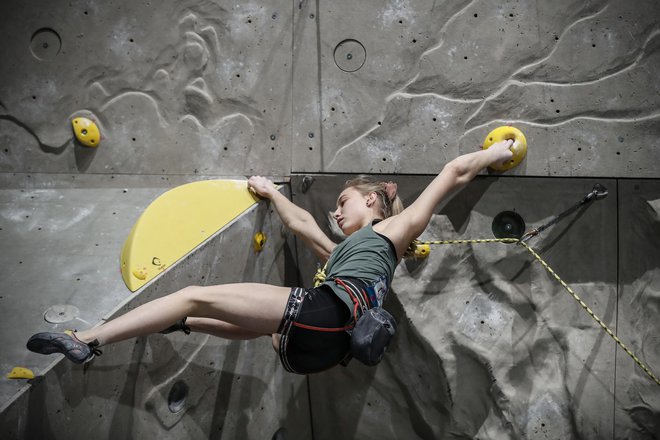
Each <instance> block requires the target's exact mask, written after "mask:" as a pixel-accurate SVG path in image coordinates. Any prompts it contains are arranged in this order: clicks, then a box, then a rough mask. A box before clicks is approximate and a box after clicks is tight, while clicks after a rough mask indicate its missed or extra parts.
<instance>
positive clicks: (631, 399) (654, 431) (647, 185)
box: [616, 180, 660, 439]
mask: <svg viewBox="0 0 660 440" xmlns="http://www.w3.org/2000/svg"><path fill="white" fill-rule="evenodd" d="M620 188H621V190H620V193H619V206H620V207H621V209H620V213H619V221H620V223H621V229H620V231H619V236H620V237H621V244H620V246H621V248H620V250H619V301H618V304H619V325H618V329H619V332H618V335H619V336H620V337H621V338H622V339H624V340H625V341H628V345H629V347H630V348H631V349H632V350H633V351H634V352H636V353H637V354H638V355H639V357H640V358H641V359H642V360H645V361H646V362H648V363H649V364H651V365H653V366H656V368H655V369H654V373H655V374H656V375H657V374H658V368H660V320H658V316H660V267H659V266H660V264H659V262H660V255H659V253H660V183H659V182H658V181H646V180H640V181H622V182H621V185H620ZM616 371H617V382H616V399H617V400H618V401H619V402H620V404H619V405H617V407H616V420H617V422H618V423H617V427H616V438H640V439H651V438H658V437H660V391H659V390H658V388H660V387H657V386H653V384H649V381H648V379H646V377H645V375H644V374H643V372H642V371H641V370H640V369H639V368H637V366H636V365H634V364H633V363H632V362H631V361H630V359H629V358H628V356H627V355H626V354H625V353H624V352H623V350H620V349H618V350H617V357H616Z"/></svg>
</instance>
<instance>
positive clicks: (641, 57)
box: [295, 0, 660, 177]
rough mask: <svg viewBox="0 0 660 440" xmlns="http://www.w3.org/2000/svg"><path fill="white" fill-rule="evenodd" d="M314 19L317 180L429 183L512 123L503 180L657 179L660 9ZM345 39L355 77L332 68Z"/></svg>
mask: <svg viewBox="0 0 660 440" xmlns="http://www.w3.org/2000/svg"><path fill="white" fill-rule="evenodd" d="M349 10H350V13H347V11H349ZM319 17H320V20H319V21H320V24H319V26H320V35H321V46H320V53H319V57H320V62H321V65H322V74H321V83H320V84H321V85H320V87H321V94H322V101H321V102H322V114H321V116H322V123H323V144H322V148H323V155H322V158H321V160H322V161H323V169H324V170H327V171H334V172H376V173H379V172H382V173H412V174H423V173H435V172H437V171H438V170H439V169H440V167H441V165H442V164H443V163H444V162H445V161H446V159H447V158H452V157H455V156H456V155H457V154H458V153H459V152H467V151H472V150H474V149H475V148H476V147H478V146H479V145H481V143H482V142H483V139H484V138H485V136H486V134H487V133H488V132H489V131H490V130H491V129H493V128H495V127H497V126H499V125H503V124H513V125H516V126H519V127H520V128H521V129H523V131H524V132H525V134H526V135H527V138H528V140H529V141H530V145H531V148H530V150H529V154H528V157H527V160H526V161H525V162H524V163H523V166H522V167H520V168H518V169H517V170H515V171H514V173H515V174H526V175H535V176H603V175H607V176H613V177H616V176H631V177H632V176H635V177H637V176H647V177H656V176H658V172H657V167H654V166H652V165H651V164H652V163H656V162H657V161H658V160H659V159H660V157H659V156H658V154H660V153H658V151H660V145H659V144H658V126H660V119H659V118H660V115H659V114H658V111H657V109H658V106H659V104H660V101H659V99H660V98H659V97H660V89H659V87H660V86H659V83H658V81H657V80H656V78H655V72H657V71H658V70H659V68H660V58H659V56H658V53H659V52H658V49H659V48H660V45H659V41H660V40H659V37H660V26H659V22H658V17H660V6H659V4H658V2H655V1H652V0H647V1H641V2H634V3H631V2H623V1H610V2H607V1H589V2H582V1H574V0H562V1H560V2H521V1H505V2H498V3H492V2H479V1H473V2H467V1H463V2H460V1H447V2H442V3H436V2H429V1H397V2H361V3H360V5H359V6H358V7H356V6H355V5H353V4H349V2H332V3H326V4H324V6H323V8H322V9H321V10H320V11H319ZM345 39H354V40H357V41H359V42H360V43H361V44H362V46H363V47H364V49H365V51H366V61H365V63H364V65H363V66H362V67H361V68H359V69H358V70H356V71H351V72H347V71H344V70H342V69H341V68H340V65H341V61H342V60H337V54H338V53H339V52H340V51H339V50H337V49H336V48H337V47H340V45H341V43H342V42H343V41H344V40H345ZM351 55H353V54H351ZM338 61H340V62H339V63H338ZM344 62H345V60H344ZM311 163H312V162H310V164H311ZM295 169H297V170H302V168H301V167H297V168H295ZM309 170H310V171H312V170H314V167H312V166H310V168H309Z"/></svg>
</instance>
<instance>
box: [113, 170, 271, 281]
mask: <svg viewBox="0 0 660 440" xmlns="http://www.w3.org/2000/svg"><path fill="white" fill-rule="evenodd" d="M257 200H258V199H257V198H256V197H255V196H253V195H252V194H251V193H250V191H248V188H247V182H246V181H244V180H204V181H200V182H193V183H188V184H186V185H181V186H179V187H177V188H174V189H171V190H169V191H167V192H165V193H163V194H162V195H160V196H159V197H158V198H157V199H156V200H154V201H153V202H152V203H151V204H150V205H149V206H148V207H147V208H146V209H145V210H144V212H143V213H142V215H141V216H140V218H139V219H138V220H137V221H136V222H135V225H134V226H133V229H132V230H131V232H130V234H129V235H128V237H127V238H126V242H125V243H124V247H123V248H122V251H121V263H120V264H121V274H122V278H123V279H124V282H125V283H126V286H127V287H128V288H129V289H130V291H131V292H135V291H136V290H137V289H139V288H140V287H142V286H143V285H145V284H146V283H147V282H149V281H150V280H152V279H153V278H155V277H156V276H158V275H159V274H161V273H162V272H163V271H164V270H165V269H166V268H168V267H171V266H172V265H173V264H174V263H176V262H177V261H178V260H179V259H181V258H182V257H184V256H185V255H187V254H188V253H189V252H190V251H192V250H193V249H195V248H196V247H197V246H199V245H200V244H201V243H202V242H204V241H205V240H207V239H208V238H209V237H211V236H212V235H214V234H215V233H216V232H218V231H219V230H220V229H222V228H223V227H225V226H227V225H228V224H229V223H231V222H232V221H233V220H234V219H236V218H237V217H238V216H239V215H241V214H242V213H243V212H244V211H246V210H247V209H248V208H250V207H251V206H253V205H254V204H256V203H257ZM264 242H265V236H264Z"/></svg>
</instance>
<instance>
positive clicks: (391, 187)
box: [382, 182, 397, 202]
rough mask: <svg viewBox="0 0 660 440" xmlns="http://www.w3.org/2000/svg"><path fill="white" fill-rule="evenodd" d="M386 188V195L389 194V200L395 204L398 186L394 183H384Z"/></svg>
mask: <svg viewBox="0 0 660 440" xmlns="http://www.w3.org/2000/svg"><path fill="white" fill-rule="evenodd" d="M382 184H383V185H384V186H385V194H387V198H388V200H389V201H390V202H393V201H394V199H395V198H396V190H397V185H396V183H394V182H383V183H382Z"/></svg>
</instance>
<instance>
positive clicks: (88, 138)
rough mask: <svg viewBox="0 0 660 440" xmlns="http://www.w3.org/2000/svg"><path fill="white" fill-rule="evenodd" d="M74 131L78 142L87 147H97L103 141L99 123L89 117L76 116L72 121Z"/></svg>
mask: <svg viewBox="0 0 660 440" xmlns="http://www.w3.org/2000/svg"><path fill="white" fill-rule="evenodd" d="M71 126H72V127H73V133H74V134H75V136H76V139H78V142H80V143H81V144H83V145H85V146H86V147H97V146H98V145H99V142H101V132H100V131H99V127H98V125H96V123H95V122H94V121H92V120H91V119H88V118H83V117H80V118H75V119H74V120H72V121H71Z"/></svg>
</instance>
